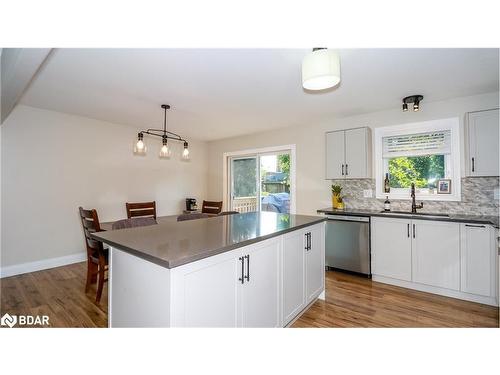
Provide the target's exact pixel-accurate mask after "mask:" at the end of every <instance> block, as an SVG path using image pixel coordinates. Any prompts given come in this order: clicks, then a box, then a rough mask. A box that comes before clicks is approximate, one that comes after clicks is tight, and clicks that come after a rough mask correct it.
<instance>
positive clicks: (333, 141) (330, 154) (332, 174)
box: [326, 130, 345, 180]
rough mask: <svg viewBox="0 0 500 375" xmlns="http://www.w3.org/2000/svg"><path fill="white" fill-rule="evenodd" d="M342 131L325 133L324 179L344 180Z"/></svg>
mask: <svg viewBox="0 0 500 375" xmlns="http://www.w3.org/2000/svg"><path fill="white" fill-rule="evenodd" d="M344 133H345V132H344V131H343V130H340V131H336V132H329V133H326V178H327V179H329V180H330V179H338V178H344V174H345V170H344V168H345V167H344V163H345V153H344V146H345V141H344Z"/></svg>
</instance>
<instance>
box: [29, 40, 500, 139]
mask: <svg viewBox="0 0 500 375" xmlns="http://www.w3.org/2000/svg"><path fill="white" fill-rule="evenodd" d="M309 51H310V50H309V49H57V50H54V51H53V53H52V54H51V56H49V58H48V59H47V61H46V63H45V65H44V66H43V68H42V69H41V70H40V71H39V73H38V75H37V76H36V77H35V79H34V80H33V82H32V84H31V86H30V87H29V89H28V90H27V91H26V93H25V94H24V96H23V98H22V100H21V103H22V104H26V105H30V106H34V107H39V108H45V109H50V110H55V111H59V112H65V113H71V114H76V115H81V116H85V117H90V118H94V119H99V120H105V121H110V122H114V123H119V124H124V125H129V126H132V127H134V128H136V129H138V130H140V129H144V128H149V127H161V126H162V121H163V117H162V116H163V114H162V109H161V108H160V104H162V103H167V104H170V105H171V107H172V108H171V110H170V112H169V114H168V123H169V130H171V131H174V132H176V133H180V134H182V135H183V136H184V137H186V138H195V139H199V140H207V141H208V140H215V139H220V138H227V137H231V136H238V135H244V134H249V133H255V132H259V131H264V130H270V129H274V128H281V127H286V126H291V125H297V124H308V123H311V122H315V121H321V120H323V119H325V118H332V117H344V116H350V115H357V114H362V113H369V112H374V111H379V110H384V109H393V108H399V107H400V105H401V99H402V98H403V97H404V96H407V95H411V94H423V95H424V97H425V99H424V104H423V105H424V106H425V102H430V101H439V100H443V99H448V98H453V97H460V96H468V95H475V94H481V93H487V92H493V91H498V78H499V77H498V69H499V66H498V63H499V59H498V49H346V50H340V56H341V69H342V73H341V75H342V81H341V83H340V85H339V86H338V87H337V88H335V89H333V90H329V91H326V92H321V93H308V92H305V91H304V90H303V89H302V84H301V62H302V58H303V57H304V56H305V55H306V54H307V53H308V52H309Z"/></svg>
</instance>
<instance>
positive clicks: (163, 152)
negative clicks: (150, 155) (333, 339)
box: [134, 104, 189, 160]
mask: <svg viewBox="0 0 500 375" xmlns="http://www.w3.org/2000/svg"><path fill="white" fill-rule="evenodd" d="M161 107H162V108H163V110H164V112H165V113H164V117H163V129H148V130H143V131H141V132H139V134H137V143H136V144H135V145H134V154H136V155H146V145H145V143H144V134H148V135H154V136H156V137H161V139H162V146H161V149H160V153H159V157H160V158H161V159H170V156H171V155H172V149H171V148H170V146H169V145H168V140H169V139H171V140H173V141H177V142H184V150H183V151H182V156H181V158H182V160H189V148H188V147H189V145H188V143H187V141H186V140H185V139H183V138H182V137H181V136H180V135H178V134H175V133H172V132H169V131H167V109H170V106H169V105H168V104H162V105H161Z"/></svg>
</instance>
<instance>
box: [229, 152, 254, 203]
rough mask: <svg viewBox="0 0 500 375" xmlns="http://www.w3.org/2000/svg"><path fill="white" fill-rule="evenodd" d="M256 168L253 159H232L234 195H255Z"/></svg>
mask: <svg viewBox="0 0 500 375" xmlns="http://www.w3.org/2000/svg"><path fill="white" fill-rule="evenodd" d="M256 173H257V168H256V165H255V159H254V158H249V159H237V160H234V161H233V179H234V196H235V197H256V196H257V185H256V180H255V179H256V178H257V176H256Z"/></svg>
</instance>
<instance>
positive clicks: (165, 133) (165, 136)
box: [139, 104, 187, 142]
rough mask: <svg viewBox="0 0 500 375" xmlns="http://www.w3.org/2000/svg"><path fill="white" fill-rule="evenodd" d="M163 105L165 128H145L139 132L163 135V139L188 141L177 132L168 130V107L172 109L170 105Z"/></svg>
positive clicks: (157, 135)
mask: <svg viewBox="0 0 500 375" xmlns="http://www.w3.org/2000/svg"><path fill="white" fill-rule="evenodd" d="M161 107H162V108H163V109H164V116H163V129H148V130H143V131H141V132H140V133H139V134H148V135H154V136H156V137H162V138H163V139H172V140H174V141H180V142H187V141H186V140H185V139H184V138H182V137H181V136H180V135H179V134H175V133H172V132H169V131H167V109H170V105H168V104H162V105H161ZM158 133H159V134H158Z"/></svg>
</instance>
